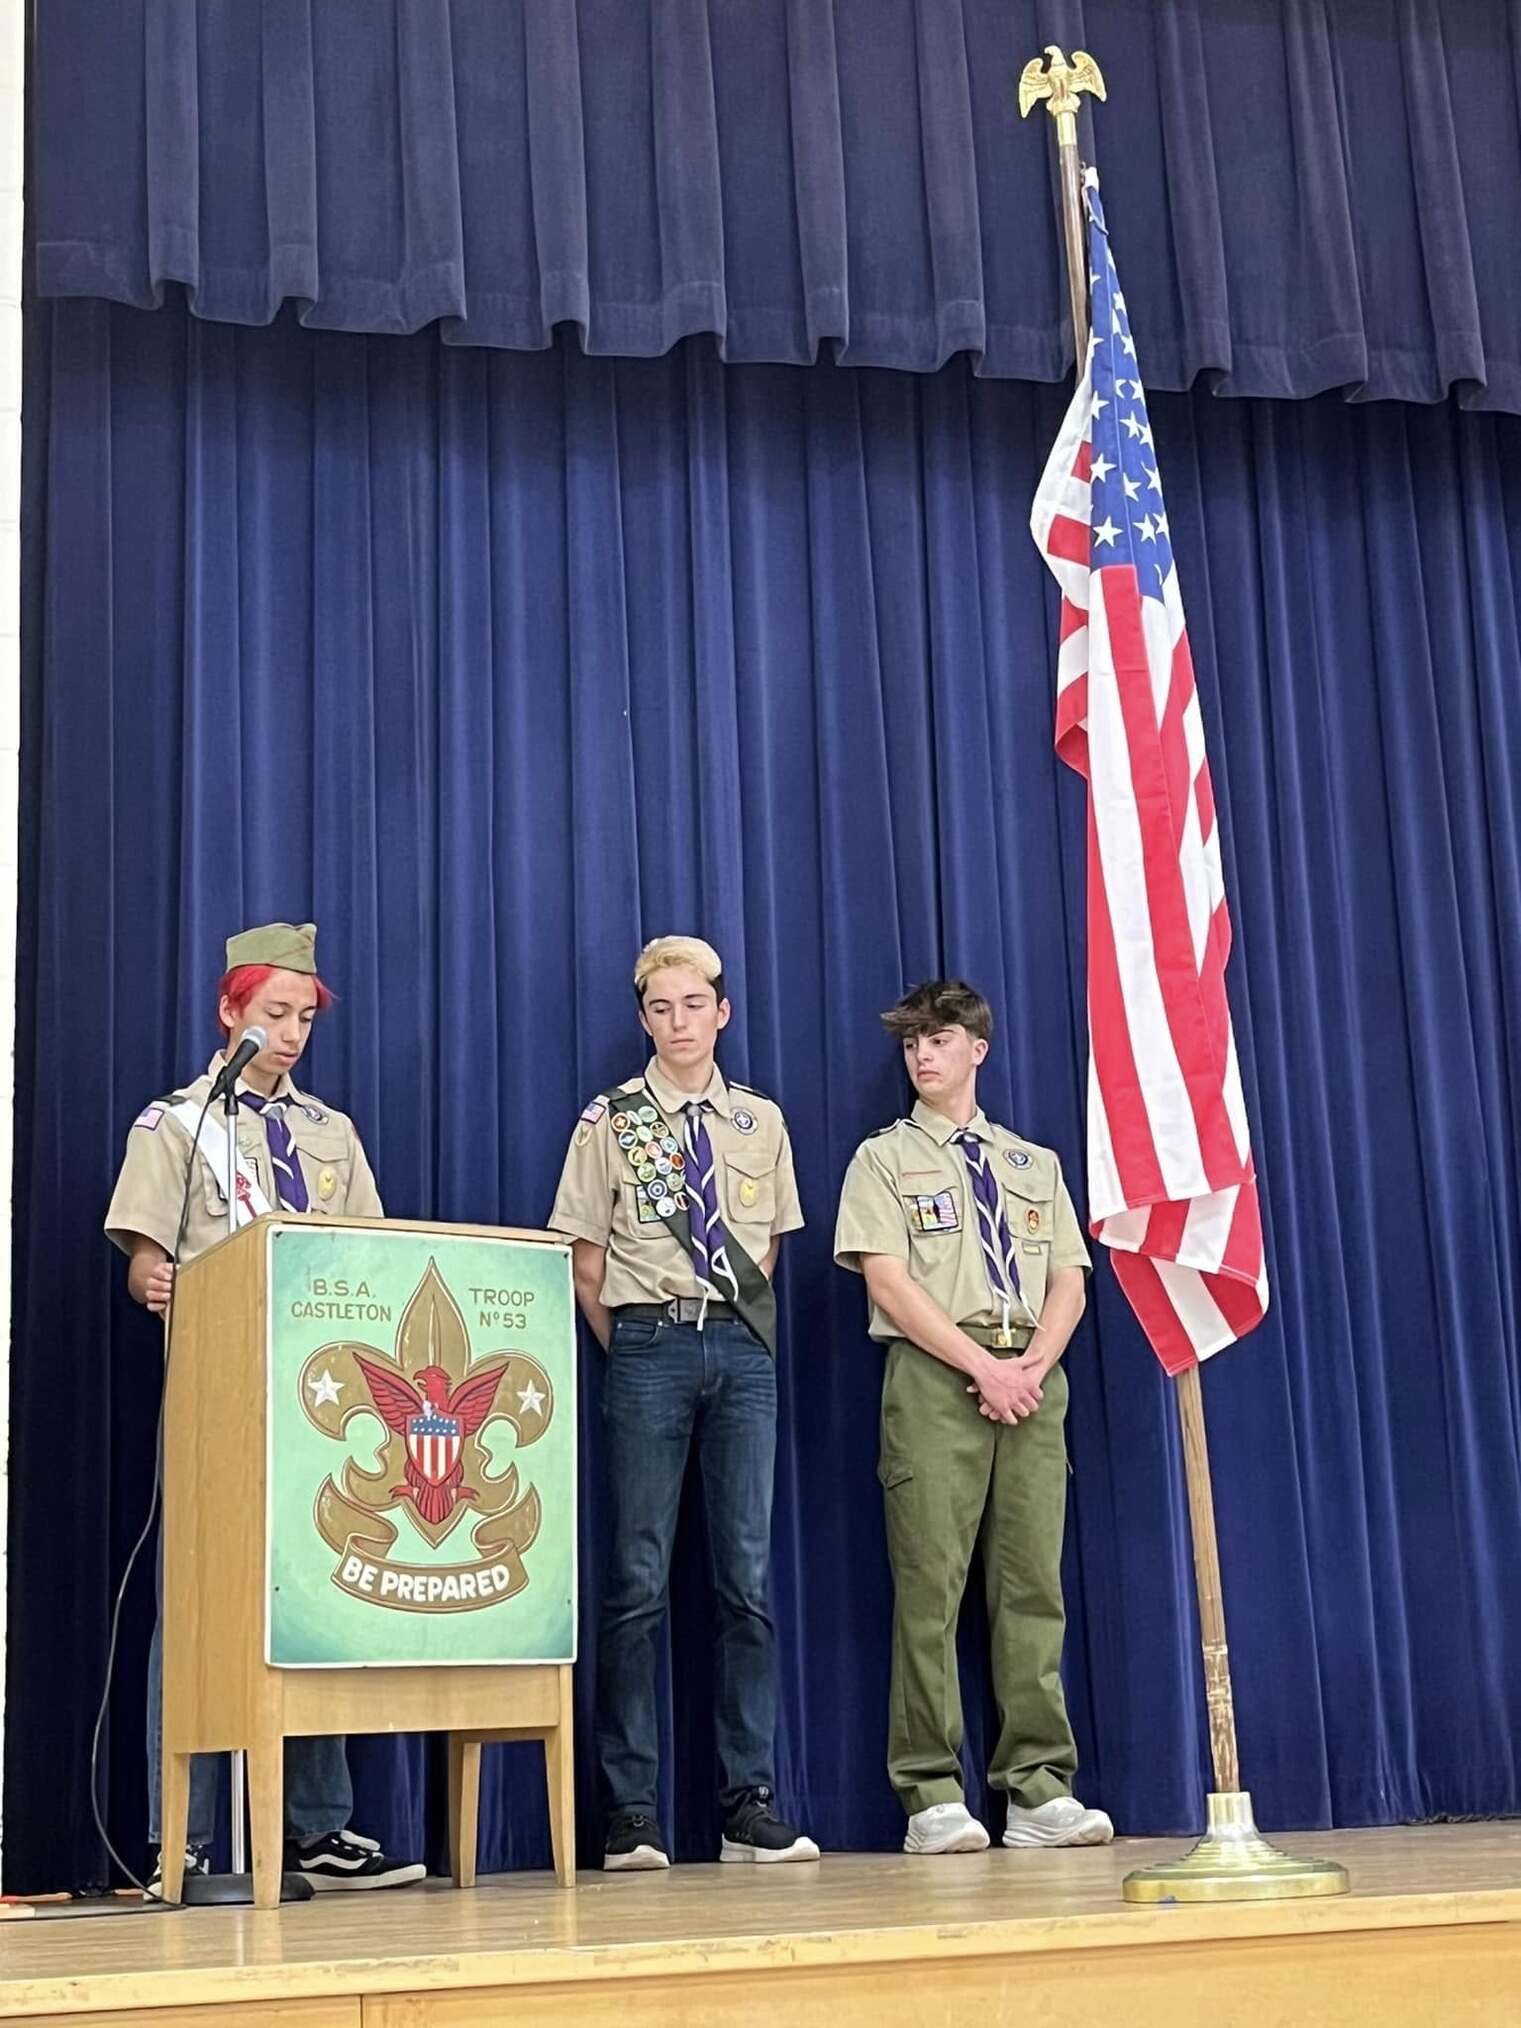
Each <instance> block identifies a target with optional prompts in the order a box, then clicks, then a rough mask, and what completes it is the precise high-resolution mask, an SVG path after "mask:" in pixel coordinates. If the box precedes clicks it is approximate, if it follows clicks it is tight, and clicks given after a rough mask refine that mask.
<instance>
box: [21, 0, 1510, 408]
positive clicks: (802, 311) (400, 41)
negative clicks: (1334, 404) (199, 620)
mask: <svg viewBox="0 0 1521 2028" xmlns="http://www.w3.org/2000/svg"><path fill="white" fill-rule="evenodd" d="M35 32H36V53H35V67H34V84H33V105H34V109H35V118H36V121H37V131H38V132H39V133H40V134H45V135H46V137H47V139H46V146H45V147H43V148H41V149H40V150H39V151H38V158H37V163H36V172H35V176H34V178H33V181H32V185H31V187H30V189H29V192H28V206H29V216H30V217H31V219H32V220H33V225H34V231H35V235H36V241H37V249H36V279H37V286H38V288H39V290H40V291H41V292H42V293H43V294H46V295H68V296H79V295H86V296H103V297H107V298H110V299H112V300H115V301H118V302H126V303H134V304H137V305H139V306H147V305H149V304H153V303H157V302H158V301H159V300H160V299H161V298H162V296H163V294H164V291H165V285H166V284H183V285H184V287H185V289H187V290H188V292H189V296H190V301H191V303H192V306H193V307H194V308H195V309H196V310H197V311H198V312H199V313H200V314H201V315H202V316H204V317H207V318H210V319H214V320H217V321H231V322H236V323H251V324H263V323H267V322H269V321H270V319H272V318H273V317H274V316H275V314H276V312H277V311H278V309H279V307H280V305H281V304H282V303H283V302H287V301H290V302H294V303H295V304H296V305H297V306H298V308H299V311H300V315H301V317H302V319H303V321H304V322H306V323H309V324H312V325H315V326H322V327H326V328H329V329H336V330H344V331H374V332H392V333H396V332H410V331H415V330H417V329H419V328H420V327H421V326H423V325H425V324H431V323H435V322H436V323H437V325H438V327H439V331H440V334H441V336H442V338H443V339H444V341H445V342H446V343H449V344H467V345H469V344H474V345H488V346H506V347H514V348H527V349H534V348H539V347H543V346H545V345H547V344H548V343H549V341H550V335H551V332H552V330H553V328H554V326H555V325H556V324H560V323H569V324H573V325H575V326H576V327H577V328H578V330H579V332H580V333H581V335H582V338H583V340H584V344H585V349H586V350H588V351H590V352H593V353H605V354H616V355H622V356H635V357H647V356H650V355H653V354H657V353H662V352H665V351H667V350H668V349H669V348H670V347H671V346H672V345H673V344H675V343H676V342H677V341H678V340H679V339H681V338H683V337H685V336H688V335H690V334H693V333H698V332H709V333H713V334H716V336H717V338H718V342H719V347H720V350H721V352H722V354H723V356H724V357H725V358H727V359H729V360H731V361H746V360H748V361H783V362H791V363H794V364H797V363H807V362H812V361H813V360H814V359H815V358H816V357H817V356H818V355H819V353H820V351H821V349H832V350H833V351H834V353H835V354H836V356H837V357H838V359H839V361H840V362H841V363H848V364H854V365H874V366H897V367H907V368H912V369H915V370H927V369H933V368H936V367H938V366H940V365H942V364H943V363H944V362H945V361H946V360H947V359H949V358H950V357H952V356H953V355H954V354H956V353H959V352H966V353H970V354H971V355H972V356H973V358H974V360H975V361H976V365H977V370H978V371H979V372H982V373H986V374H989V375H1008V376H1012V377H1015V378H1021V379H1032V380H1056V379H1059V378H1060V377H1061V376H1062V374H1063V373H1064V372H1065V370H1066V368H1067V364H1068V362H1069V361H1070V359H1071V351H1072V348H1071V343H1070V339H1069V338H1068V337H1067V336H1066V334H1065V331H1064V326H1063V315H1064V309H1065V300H1064V295H1063V290H1062V284H1061V274H1062V267H1061V260H1060V255H1059V251H1058V237H1057V213H1056V206H1055V199H1054V194H1053V174H1052V149H1051V142H1050V135H1049V131H1048V129H1049V122H1048V120H1047V119H1046V117H1045V115H1044V114H1043V113H1041V114H1039V115H1038V116H1032V117H1031V118H1030V119H1028V120H1026V121H1024V122H1021V121H1020V119H1019V117H1018V113H1017V110H1016V103H1015V101H1016V94H1017V86H1018V79H1019V74H1020V70H1021V68H1022V66H1023V65H1024V63H1025V62H1026V60H1027V59H1028V58H1029V57H1031V56H1033V55H1034V54H1035V53H1036V52H1037V51H1039V50H1040V48H1041V47H1042V45H1043V44H1046V43H1049V42H1051V41H1053V40H1055V41H1057V42H1059V43H1061V44H1062V45H1063V46H1065V47H1066V48H1067V49H1069V50H1070V49H1071V48H1072V47H1073V45H1074V44H1076V45H1079V46H1082V47H1085V48H1087V49H1089V50H1091V51H1092V52H1094V54H1095V55H1096V56H1097V58H1098V60H1099V62H1100V63H1101V64H1102V65H1103V67H1104V69H1105V71H1106V72H1107V75H1108V80H1109V83H1110V86H1111V89H1112V96H1111V98H1110V101H1109V103H1108V104H1107V105H1106V106H1105V107H1104V108H1103V109H1102V111H1101V113H1100V114H1099V115H1098V124H1097V128H1096V149H1097V155H1096V159H1097V160H1098V162H1099V164H1100V167H1101V169H1102V170H1103V172H1104V176H1105V192H1106V201H1107V204H1108V210H1109V217H1110V223H1111V224H1112V226H1113V227H1114V232H1115V239H1116V244H1117V246H1118V247H1119V249H1120V258H1121V261H1122V264H1123V272H1124V276H1125V286H1126V289H1127V292H1128V295H1129V301H1130V313H1131V320H1132V324H1133V327H1134V329H1135V332H1136V336H1137V338H1138V340H1139V341H1140V347H1141V359H1142V361H1143V362H1144V366H1145V371H1146V377H1147V381H1148V384H1149V385H1150V386H1152V387H1154V388H1187V387H1190V386H1192V384H1193V383H1194V382H1195V380H1197V379H1198V378H1199V377H1200V376H1205V377H1206V378H1207V379H1208V380H1209V381H1210V382H1211V383H1212V384H1214V385H1215V386H1216V388H1217V390H1218V391H1222V392H1226V393H1231V394H1240V395H1278V396H1282V395H1296V396H1301V395H1311V394H1316V393H1319V392H1320V391H1322V390H1323V389H1327V388H1344V389H1346V390H1348V391H1349V392H1351V393H1354V394H1357V395H1361V396H1368V397H1375V396H1376V397H1380V398H1396V399H1400V400H1405V401H1422V402H1429V401H1439V400H1441V399H1442V398H1443V397H1444V395H1445V394H1446V393H1447V392H1448V391H1449V390H1456V391H1458V392H1459V393H1460V395H1461V397H1462V398H1463V399H1464V400H1465V401H1467V402H1471V403H1473V404H1475V405H1477V406H1479V407H1490V408H1501V409H1508V410H1517V409H1521V279H1518V273H1517V263H1516V260H1515V252H1514V239H1515V221H1516V220H1517V218H1518V217H1521V84H1518V78H1521V44H1518V41H1517V35H1516V27H1515V12H1514V9H1513V8H1512V7H1511V6H1510V5H1508V4H1507V0H1440V5H1439V4H1438V0H1296V4H1294V5H1292V6H1284V5H1283V4H1281V0H1229V4H1225V0H321V4H320V5H319V4H317V0H204V4H201V5H199V6H197V5H196V4H194V0H112V4H111V5H110V6H102V5H101V4H100V0H47V5H46V6H44V7H41V8H39V9H37V10H36V31H35Z"/></svg>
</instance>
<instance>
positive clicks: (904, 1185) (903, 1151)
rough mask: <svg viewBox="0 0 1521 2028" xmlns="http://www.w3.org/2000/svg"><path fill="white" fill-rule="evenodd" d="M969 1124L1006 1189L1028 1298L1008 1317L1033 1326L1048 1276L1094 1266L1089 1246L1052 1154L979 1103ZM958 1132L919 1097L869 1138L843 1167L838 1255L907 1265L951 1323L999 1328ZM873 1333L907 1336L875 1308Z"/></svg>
mask: <svg viewBox="0 0 1521 2028" xmlns="http://www.w3.org/2000/svg"><path fill="white" fill-rule="evenodd" d="M967 1124H968V1130H969V1131H970V1132H971V1133H974V1134H975V1135H976V1136H977V1138H978V1139H979V1140H980V1141H981V1142H982V1143H983V1144H984V1146H985V1147H986V1150H987V1159H988V1164H989V1166H990V1167H991V1168H992V1170H993V1173H994V1174H995V1175H996V1176H997V1178H998V1181H999V1183H1000V1185H1001V1186H1002V1190H1003V1203H1004V1209H1005V1211H1006V1212H1007V1213H1008V1218H1009V1231H1010V1233H1011V1235H1012V1237H1013V1240H1014V1257H1015V1259H1016V1261H1017V1262H1018V1265H1019V1282H1020V1290H1021V1293H1022V1295H1023V1298H1024V1305H1023V1309H1021V1307H1020V1305H1019V1304H1017V1303H1016V1305H1015V1307H1014V1312H1013V1316H1012V1319H1011V1321H1012V1322H1013V1323H1014V1324H1015V1325H1016V1326H1023V1327H1024V1328H1026V1329H1028V1328H1029V1327H1030V1326H1031V1325H1033V1324H1035V1323H1037V1322H1038V1321H1039V1319H1040V1312H1041V1306H1042V1305H1043V1304H1044V1302H1045V1300H1046V1289H1047V1287H1048V1285H1049V1282H1050V1278H1051V1276H1052V1274H1053V1273H1054V1272H1055V1271H1056V1269H1057V1268H1064V1267H1081V1268H1085V1267H1088V1266H1089V1265H1090V1263H1089V1259H1088V1249H1087V1247H1086V1246H1085V1245H1084V1244H1083V1235H1082V1232H1081V1230H1080V1228H1079V1226H1078V1222H1077V1214H1076V1212H1075V1211H1074V1210H1073V1209H1072V1199H1071V1198H1070V1197H1069V1196H1068V1195H1067V1186H1066V1184H1065V1183H1064V1182H1063V1181H1062V1170H1061V1163H1060V1162H1059V1161H1058V1160H1057V1158H1056V1156H1055V1154H1054V1153H1053V1152H1052V1150H1051V1149H1050V1148H1042V1147H1038V1146H1037V1145H1036V1143H1035V1142H1033V1141H1024V1140H1021V1139H1020V1137H1019V1135H1018V1134H1011V1133H1010V1132H1009V1130H1008V1128H1007V1127H996V1126H994V1125H993V1123H992V1121H991V1120H989V1118H988V1117H987V1115H986V1114H985V1113H984V1112H983V1111H982V1110H981V1108H980V1107H979V1108H978V1110H977V1111H976V1112H975V1113H974V1114H973V1115H972V1118H971V1119H970V1121H969V1122H968V1123H967ZM960 1131H961V1129H960V1128H959V1127H957V1126H956V1125H955V1123H954V1122H953V1121H951V1120H948V1119H947V1118H946V1117H945V1115H944V1114H943V1113H937V1112H935V1111H934V1110H933V1109H932V1108H931V1107H929V1106H927V1105H925V1104H924V1102H923V1100H922V1099H921V1100H920V1101H919V1102H918V1103H917V1104H916V1105H915V1107H914V1109H913V1111H912V1113H910V1115H909V1117H908V1118H907V1119H906V1120H896V1121H894V1123H893V1124H892V1126H890V1127H884V1128H883V1130H882V1131H881V1133H879V1134H873V1135H872V1136H871V1138H870V1139H869V1140H866V1141H863V1142H862V1143H861V1145H860V1147H859V1148H857V1150H856V1152H855V1155H854V1157H853V1159H852V1161H851V1164H850V1167H849V1169H847V1170H846V1172H845V1187H844V1189H843V1191H842V1192H841V1194H840V1215H839V1222H838V1224H837V1226H836V1228H835V1235H834V1257H835V1259H836V1260H837V1261H838V1262H839V1264H840V1266H841V1267H846V1268H852V1269H854V1271H855V1272H856V1273H857V1274H859V1273H860V1272H861V1256H862V1254H867V1253H880V1254H887V1255H889V1256H891V1258H893V1259H894V1260H901V1261H906V1262H907V1263H908V1269H909V1273H910V1274H911V1276H912V1277H913V1279H914V1281H915V1283H916V1284H917V1285H918V1286H919V1287H920V1288H921V1289H923V1290H924V1292H925V1294H926V1295H927V1296H930V1297H932V1298H933V1300H934V1301H935V1302H937V1303H938V1304H939V1305H940V1307H941V1309H942V1310H944V1312H945V1314H946V1315H947V1316H948V1317H949V1318H950V1320H951V1322H952V1323H953V1324H984V1325H990V1326H992V1327H994V1328H997V1326H998V1325H999V1324H1000V1323H1001V1322H1002V1318H1001V1317H1000V1315H999V1312H998V1308H997V1306H996V1304H995V1302H994V1300H993V1291H992V1287H991V1285H990V1283H989V1281H988V1272H987V1267H986V1265H985V1263H984V1260H983V1253H982V1241H981V1239H980V1237H979V1236H978V1231H977V1205H976V1200H975V1199H974V1197H973V1195H972V1178H971V1171H970V1170H969V1169H968V1168H967V1162H966V1156H965V1155H964V1154H963V1153H962V1151H961V1149H960V1147H959V1146H957V1144H956V1141H955V1139H954V1136H955V1135H956V1134H958V1133H959V1132H960ZM870 1330H871V1335H872V1337H873V1338H880V1339H883V1340H884V1341H885V1340H889V1339H893V1338H900V1337H901V1336H902V1335H903V1334H902V1332H901V1331H900V1330H899V1329H898V1327H897V1325H896V1324H894V1323H893V1321H892V1319H891V1318H890V1317H888V1316H887V1315H886V1314H885V1313H884V1312H883V1311H882V1310H880V1309H878V1308H877V1307H876V1306H875V1305H873V1306H872V1313H871V1325H870Z"/></svg>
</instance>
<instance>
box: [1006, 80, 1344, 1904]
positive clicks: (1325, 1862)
mask: <svg viewBox="0 0 1521 2028" xmlns="http://www.w3.org/2000/svg"><path fill="white" fill-rule="evenodd" d="M1045 54H1046V56H1047V57H1048V58H1049V59H1050V63H1049V68H1046V67H1044V66H1043V65H1042V62H1041V59H1040V58H1039V57H1038V56H1037V57H1032V58H1031V60H1030V62H1029V63H1027V64H1026V65H1025V67H1024V70H1023V72H1022V73H1021V74H1020V80H1019V112H1020V117H1021V118H1022V119H1023V118H1027V117H1028V115H1029V113H1030V111H1031V109H1032V108H1033V107H1034V106H1036V105H1038V104H1040V103H1041V102H1042V101H1044V103H1045V107H1046V110H1047V112H1049V113H1050V115H1051V117H1052V119H1053V120H1054V121H1055V123H1056V153H1057V165H1058V169H1059V173H1060V177H1061V193H1062V227H1063V237H1064V240H1065V250H1066V265H1067V287H1068V291H1069V294H1070V298H1071V305H1072V338H1073V345H1074V349H1075V352H1076V368H1077V373H1078V377H1079V378H1081V376H1082V371H1083V365H1084V362H1085V361H1086V359H1087V356H1088V333H1089V315H1088V302H1089V297H1088V236H1087V231H1086V228H1085V224H1084V205H1083V165H1082V158H1081V156H1080V154H1079V151H1078V140H1077V114H1078V108H1079V103H1080V99H1081V97H1082V95H1083V94H1085V93H1087V94H1089V95H1091V96H1092V97H1094V98H1097V99H1103V98H1105V97H1107V93H1106V91H1105V89H1104V79H1103V74H1102V73H1101V71H1100V70H1099V67H1098V65H1097V64H1096V63H1095V62H1094V60H1093V58H1092V57H1091V56H1089V55H1088V53H1087V52H1086V51H1085V50H1081V49H1075V50H1074V51H1073V52H1072V61H1071V63H1068V61H1067V59H1066V57H1065V56H1064V55H1063V54H1062V51H1061V50H1060V48H1059V47H1058V46H1057V45H1056V44H1055V43H1048V44H1047V46H1046V51H1045ZM1175 1392H1176V1395H1177V1402H1178V1421H1179V1424H1180V1427H1181V1429H1182V1436H1183V1476H1184V1481H1185V1483H1186V1485H1187V1489H1188V1518H1189V1531H1190V1534H1191V1537H1192V1540H1193V1554H1194V1589H1195V1593H1196V1595H1197V1599H1198V1609H1199V1643H1200V1647H1201V1650H1202V1653H1203V1663H1204V1696H1205V1707H1206V1710H1207V1712H1208V1716H1209V1750H1210V1759H1211V1762H1212V1764H1213V1768H1214V1776H1215V1786H1214V1789H1213V1791H1212V1792H1211V1793H1210V1795H1209V1796H1208V1797H1207V1799H1206V1801H1207V1806H1208V1825H1207V1828H1206V1830H1205V1833H1204V1835H1203V1837H1202V1838H1200V1840H1199V1841H1198V1843H1197V1844H1196V1845H1195V1846H1194V1847H1193V1849H1192V1850H1191V1851H1190V1852H1188V1853H1186V1854H1185V1855H1184V1856H1183V1857H1182V1858H1181V1859H1176V1860H1171V1861H1167V1862H1164V1863H1163V1864H1162V1865H1160V1866H1143V1867H1140V1868H1138V1869H1137V1870H1136V1871H1134V1872H1132V1873H1128V1874H1127V1875H1126V1876H1125V1880H1124V1886H1123V1893H1124V1897H1125V1899H1126V1900H1127V1901H1151V1902H1156V1901H1268V1900H1277V1899H1280V1898H1287V1897H1290V1896H1299V1895H1308V1894H1345V1893H1347V1892H1348V1891H1349V1889H1350V1886H1351V1882H1350V1881H1349V1879H1348V1877H1347V1871H1346V1868H1345V1867H1344V1866H1341V1865H1340V1864H1338V1862H1337V1861H1336V1860H1334V1859H1295V1858H1293V1857H1291V1856H1290V1855H1289V1854H1287V1853H1284V1852H1280V1851H1279V1850H1278V1849H1277V1847H1276V1846H1274V1845H1271V1844H1269V1843H1268V1841H1267V1839H1265V1838H1264V1837H1262V1836H1261V1834H1260V1833H1259V1832H1258V1830H1257V1826H1256V1822H1255V1820H1254V1818H1253V1815H1252V1799H1251V1796H1250V1795H1249V1794H1248V1793H1247V1791H1246V1790H1245V1789H1243V1788H1242V1786H1241V1765H1240V1756H1239V1754H1238V1752H1237V1747H1236V1706H1235V1697H1234V1693H1233V1691H1232V1688H1231V1667H1230V1649H1229V1647H1228V1645H1227V1643H1226V1638H1225V1602H1224V1595H1223V1591H1222V1587H1221V1583H1220V1545H1219V1538H1218V1536H1217V1534H1216V1531H1215V1498H1214V1488H1213V1485H1212V1483H1211V1479H1210V1469H1209V1438H1208V1433H1207V1431H1206V1429H1205V1424H1204V1392H1203V1389H1202V1387H1201V1386H1200V1383H1199V1368H1198V1366H1197V1364H1195V1365H1192V1366H1187V1367H1185V1368H1184V1369H1183V1371H1182V1372H1181V1373H1179V1374H1178V1376H1177V1379H1176V1382H1175Z"/></svg>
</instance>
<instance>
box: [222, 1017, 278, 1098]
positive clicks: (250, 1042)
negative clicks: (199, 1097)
mask: <svg viewBox="0 0 1521 2028" xmlns="http://www.w3.org/2000/svg"><path fill="white" fill-rule="evenodd" d="M268 1047H269V1033H268V1030H266V1029H263V1028H245V1029H244V1030H243V1033H242V1034H241V1035H240V1036H239V1038H238V1046H237V1048H236V1049H235V1050H234V1051H233V1052H232V1054H231V1056H229V1057H228V1059H227V1061H226V1063H225V1064H224V1065H223V1067H222V1070H221V1072H220V1074H219V1075H218V1077H217V1081H216V1083H215V1084H214V1085H213V1086H212V1087H211V1096H212V1098H214V1099H217V1098H225V1097H226V1096H227V1094H228V1093H229V1092H230V1091H231V1090H232V1089H233V1088H234V1086H235V1085H236V1084H237V1081H238V1079H239V1078H240V1077H241V1076H242V1075H243V1072H244V1071H245V1070H246V1069H247V1068H248V1066H249V1064H251V1063H252V1062H253V1060H254V1058H255V1057H256V1056H257V1055H258V1053H259V1051H260V1050H261V1049H268Z"/></svg>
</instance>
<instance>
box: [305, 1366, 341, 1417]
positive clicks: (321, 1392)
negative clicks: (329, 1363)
mask: <svg viewBox="0 0 1521 2028" xmlns="http://www.w3.org/2000/svg"><path fill="white" fill-rule="evenodd" d="M306 1384H307V1386H308V1387H309V1388H310V1389H311V1391H312V1406H313V1407H314V1408H321V1406H322V1404H323V1403H324V1402H325V1401H330V1402H331V1403H332V1404H333V1406H334V1407H335V1408H336V1406H337V1405H338V1397H339V1395H340V1394H342V1392H343V1382H342V1381H341V1380H335V1379H334V1378H333V1376H332V1374H331V1373H330V1372H329V1371H328V1369H327V1367H325V1366H324V1367H323V1369H322V1371H321V1372H320V1373H319V1374H318V1375H317V1376H316V1378H315V1379H313V1380H309V1381H308V1382H307V1383H306Z"/></svg>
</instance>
